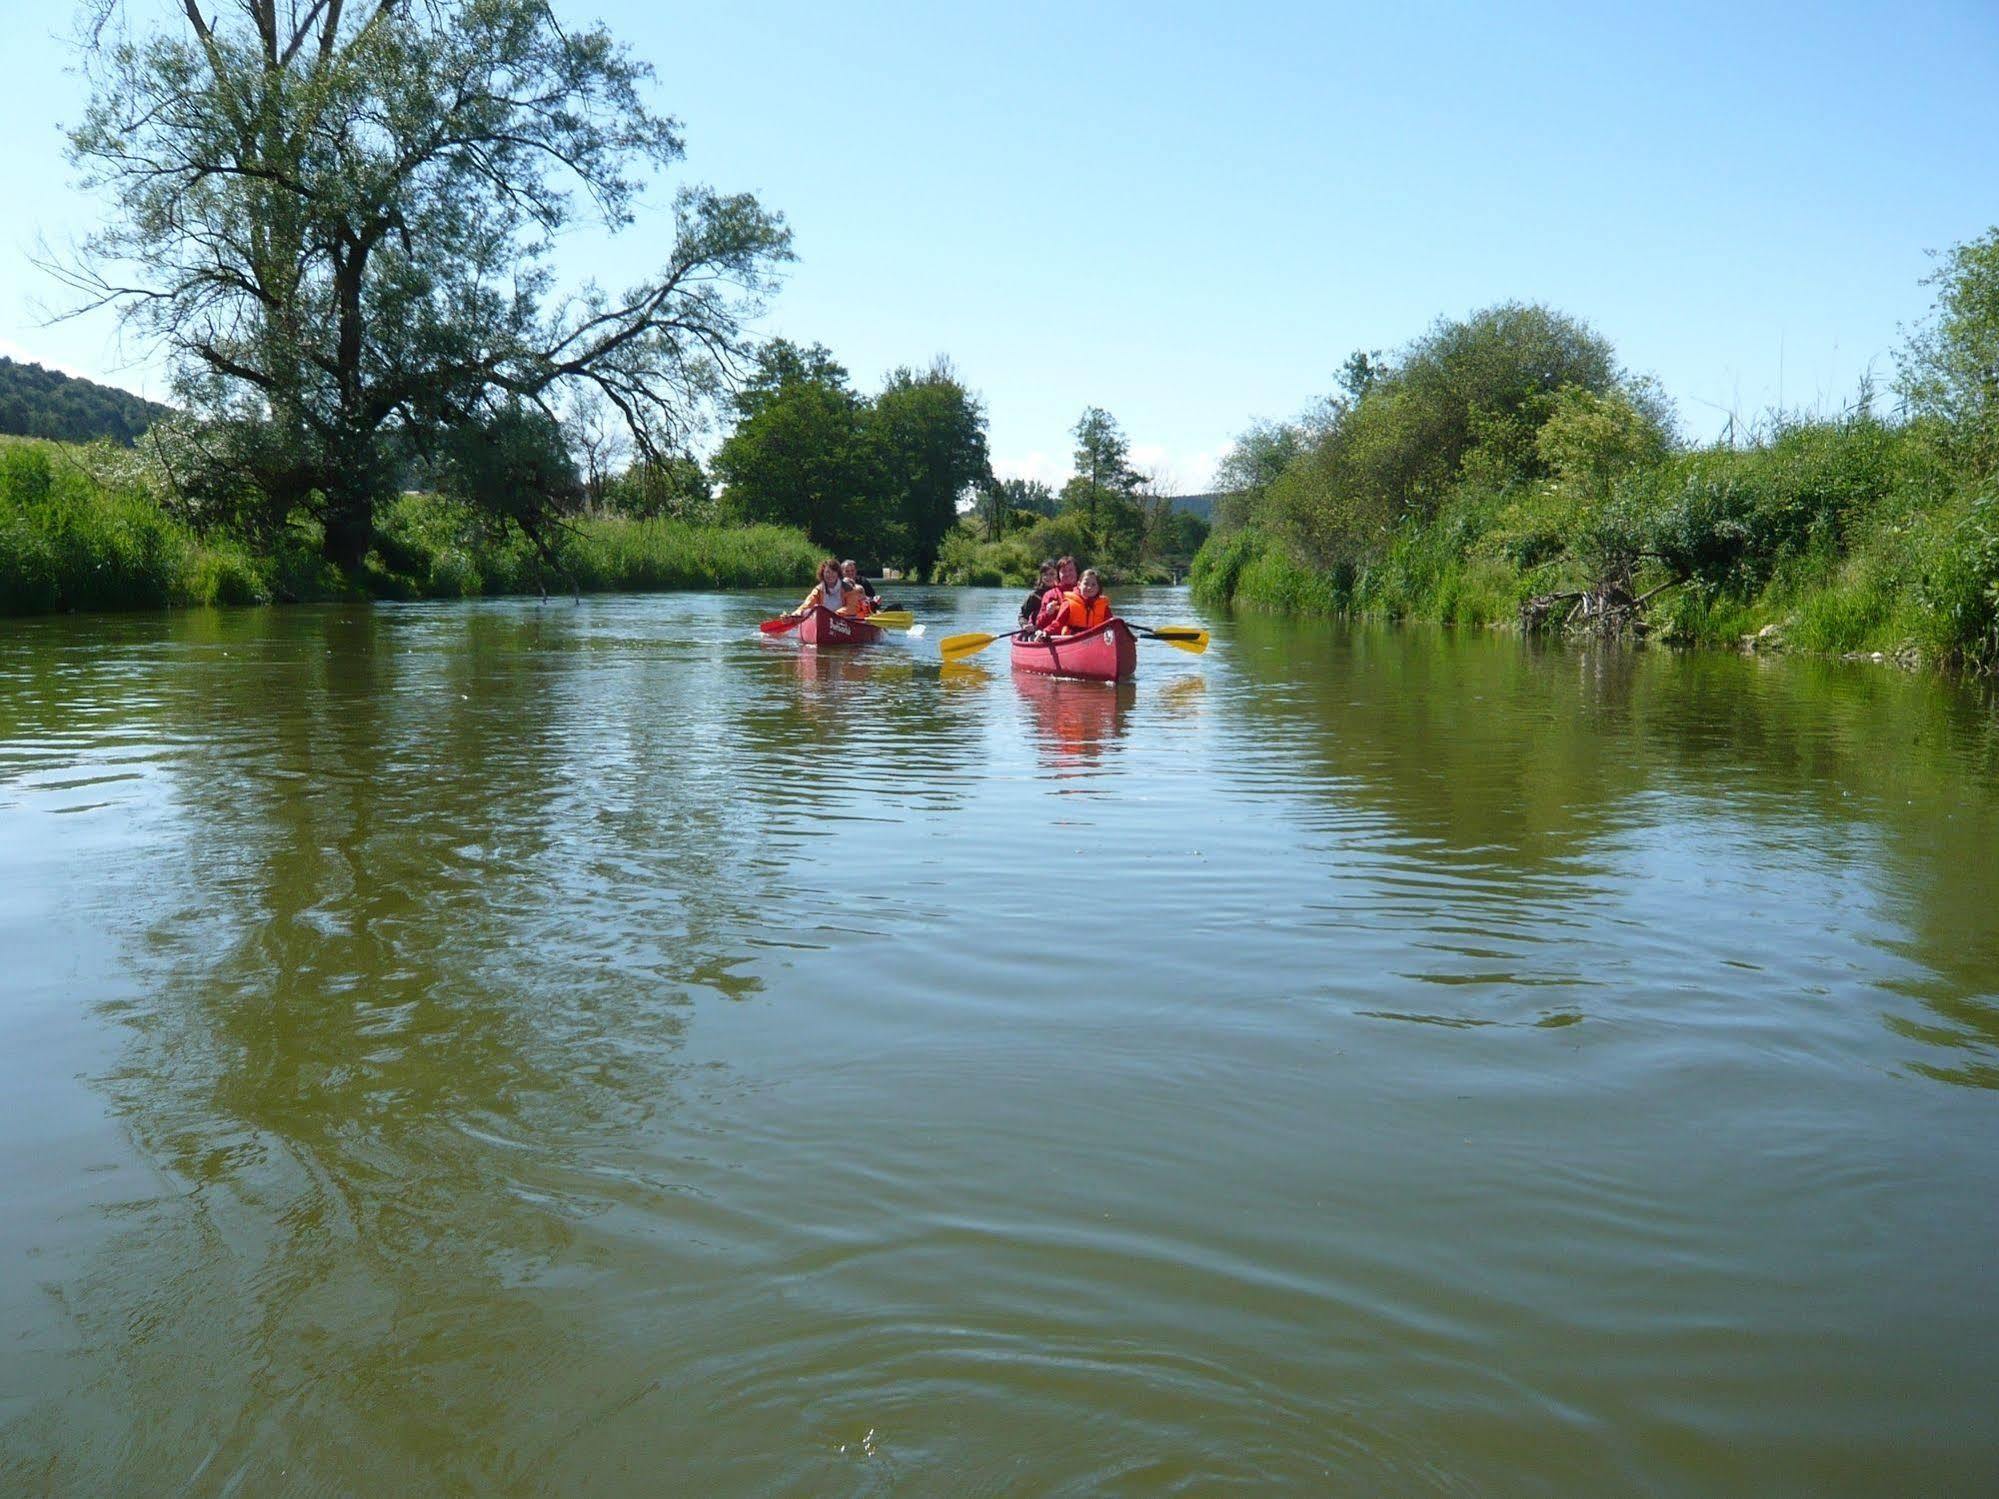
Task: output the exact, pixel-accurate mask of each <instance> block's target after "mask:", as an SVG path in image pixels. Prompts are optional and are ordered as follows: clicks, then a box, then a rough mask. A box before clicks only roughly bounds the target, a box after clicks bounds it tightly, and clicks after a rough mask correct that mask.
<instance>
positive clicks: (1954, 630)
mask: <svg viewBox="0 0 1999 1499" xmlns="http://www.w3.org/2000/svg"><path fill="white" fill-rule="evenodd" d="M1921 589H1922V591H1921V597H1922V602H1923V613H1924V616H1925V618H1924V630H1923V644H1924V645H1925V646H1926V647H1927V648H1928V649H1929V651H1930V652H1931V653H1932V654H1933V655H1935V656H1937V657H1939V658H1941V659H1943V660H1945V661H1948V662H1952V663H1955V664H1958V665H1962V666H1966V667H1969V668H1971V669H1973V670H1976V671H1992V670H1995V669H1999V483H1994V482H1991V481H1988V482H1987V483H1986V484H1985V485H1984V486H1983V487H1982V488H1980V489H1979V490H1978V491H1977V492H1976V493H1975V494H1974V495H1973V496H1972V498H1971V500H1970V503H1969V504H1968V505H1966V506H1965V508H1964V512H1963V514H1962V515H1961V516H1960V517H1959V518H1958V520H1957V521H1956V524H1955V525H1954V526H1952V528H1951V529H1950V531H1949V533H1948V539H1947V540H1945V541H1944V542H1943V544H1941V545H1938V546H1936V547H1935V548H1934V549H1933V551H1932V553H1931V556H1930V558H1929V566H1928V568H1927V570H1926V571H1925V574H1924V576H1923V579H1922V585H1921Z"/></svg>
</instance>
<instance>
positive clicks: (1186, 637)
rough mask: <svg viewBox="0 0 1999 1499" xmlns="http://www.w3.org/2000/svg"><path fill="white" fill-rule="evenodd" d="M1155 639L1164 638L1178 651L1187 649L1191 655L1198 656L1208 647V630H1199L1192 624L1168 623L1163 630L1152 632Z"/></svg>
mask: <svg viewBox="0 0 1999 1499" xmlns="http://www.w3.org/2000/svg"><path fill="white" fill-rule="evenodd" d="M1152 638H1153V639H1154V640H1163V641H1165V642H1166V644H1168V645H1170V646H1172V647H1173V649H1174V650H1176V651H1185V652H1187V654H1188V655H1190V656H1198V655H1200V654H1201V652H1203V651H1205V650H1206V649H1207V648H1208V632H1207V631H1206V630H1197V629H1195V628H1194V627H1193V626H1192V625H1168V626H1167V627H1166V628H1165V629H1163V630H1154V631H1153V632H1152Z"/></svg>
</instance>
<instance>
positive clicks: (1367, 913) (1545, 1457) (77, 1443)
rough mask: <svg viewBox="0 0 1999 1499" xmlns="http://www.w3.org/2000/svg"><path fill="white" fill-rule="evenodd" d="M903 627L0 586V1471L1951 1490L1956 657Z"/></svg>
mask: <svg viewBox="0 0 1999 1499" xmlns="http://www.w3.org/2000/svg"><path fill="white" fill-rule="evenodd" d="M912 601H913V602H914V603H915V604H916V606H917V607H918V609H919V611H920V613H921V614H922V616H923V617H924V618H925V619H926V621H927V622H928V629H929V639H928V640H925V641H920V642H909V641H906V640H900V639H898V640H896V641H894V642H893V643H889V644H886V645H883V646H880V647H877V648H873V649H870V650H867V651H864V652H859V653H853V654H849V655H844V656H843V655H839V654H836V653H833V652H826V653H815V652H812V651H808V650H801V649H800V648H799V647H797V646H796V645H795V644H793V643H792V642H790V641H788V640H768V639H765V638H763V637H761V636H760V635H758V634H757V632H756V630H755V624H756V622H757V620H759V619H760V618H762V617H764V616H765V615H766V614H768V613H769V612H771V610H772V607H773V606H774V605H775V604H777V603H779V602H780V601H779V600H776V599H773V598H761V599H760V598H755V597H748V596H727V597H723V596H716V597H652V598H620V599H597V600H586V601H585V602H583V603H582V604H581V605H575V604H572V603H570V602H568V601H566V600H565V601H562V602H559V603H549V604H546V605H539V604H536V603H534V602H532V601H507V602H495V603H473V604H463V605H441V606H428V605H426V606H402V607H380V608H373V609H369V608H362V607H340V608H324V609H292V610H286V611H243V612H237V613H224V614H183V615H172V616H152V617H144V618H129V619H76V620H53V621H39V622H14V623H5V622H0V1098H4V1099H5V1100H6V1104H5V1118H6V1125H5V1131H4V1135H0V1349H4V1352H3V1353H0V1491H5V1492H9V1493H12V1492H21V1491H26V1492H48V1493H59V1494H102V1493H159V1494H169V1493H171V1494H190V1495H195V1494H236V1493H240V1494H246V1495H247V1494H257V1495H289V1494H300V1495H303V1494H332V1493H350V1494H389V1493H416V1492H431V1493H466V1494H470V1493H478V1494H490V1493H509V1494H542V1493H547V1494H593V1495H594V1494H604V1495H620V1494H633V1495H654V1494H662V1493H688V1494H697V1493H700V1494H718V1493H744V1494H801V1495H803V1494H815V1495H816V1494H828V1493H832V1494H873V1493H891V1492H893V1493H924V1494H928V1493H941V1494H1000V1493H1006V1494H1040V1493H1055V1494H1095V1493H1104V1492H1113V1493H1115V1492H1125V1493H1146V1494H1154V1493H1173V1492H1186V1493H1211V1492H1215V1491H1218V1490H1226V1489H1228V1488H1231V1487H1242V1488H1247V1487H1250V1486H1258V1485H1261V1486H1271V1487H1276V1486H1285V1487H1289V1488H1290V1489H1291V1490H1293V1491H1310V1490H1322V1491H1323V1490H1334V1491H1341V1490H1343V1491H1350V1492H1357V1493H1372V1492H1445V1493H1452V1492H1456V1493H1474V1492H1476V1493H1609V1492H1633V1491H1642V1492H1649V1493H1660V1494H1670V1493H1692V1492H1704V1491H1724V1490H1726V1491H1734V1492H1744V1493H1747V1492H1759V1493H1768V1492H1800V1493H1802V1492H1813V1493H1839V1492H1850V1493H1884V1492H1896V1493H1915V1492H1925V1493H1941V1492H1955V1493H1967V1494H1968V1493H1976V1492H1989V1491H1991V1489H1992V1488H1993V1487H1994V1485H1995V1484H1999V1430H1995V1409H1999V1408H1996V1407H1995V1399H1996V1398H1999V1396H1995V1391H1999V1293H1996V1292H1995V1288H1994V1275H1995V1271H1994V1265H1995V1262H1999V1260H1995V1252H1999V1149H1995V1145H1999V1092H1995V1091H1993V1090H1994V1089H1995V1087H1999V915H1995V913H1999V718H1996V717H1995V710H1994V707H1993V705H1992V702H1991V700H1990V698H1989V697H1987V696H1985V695H1983V694H1981V693H1979V692H1977V691H1974V690H1971V689H1967V688H1961V687H1952V686H1949V685H1945V684H1940V683H1937V682H1933V681H1925V680H1919V679H1913V678H1908V677H1904V676H1902V675H1899V674H1895V673H1892V672H1887V671H1883V670H1881V669H1879V668H1853V667H1840V666H1832V665H1813V664H1805V663H1785V662H1779V663H1770V662H1764V661H1756V660H1740V659H1735V658H1731V657H1722V656H1712V655H1709V656H1692V657H1689V656H1675V655H1671V654H1667V653H1664V652H1657V651H1655V652H1647V653H1640V654H1635V655H1633V654H1621V653H1614V652H1613V653H1578V652H1575V651H1570V650H1564V649H1538V648H1535V647H1534V646H1532V645H1530V644H1525V643H1522V642H1521V641H1518V640H1515V639H1510V638H1499V637H1488V636H1483V635H1457V636H1450V635H1438V634H1430V633H1423V632H1416V631H1408V632H1393V631H1361V632H1354V631H1345V630H1340V629H1336V628H1333V627H1330V626H1324V625H1317V624H1290V623H1283V622H1275V621H1269V620H1261V619H1243V620H1239V621H1234V622H1231V621H1227V620H1214V621H1210V623H1212V624H1213V626H1214V630H1215V643H1214V646H1213V648H1212V649H1211V650H1210V651H1209V653H1208V654H1207V655H1206V656H1204V657H1200V658H1196V657H1193V656H1190V655H1186V654H1182V653H1178V652H1175V651H1172V650H1169V649H1166V648H1164V647H1157V646H1151V645H1148V646H1147V647H1145V648H1144V651H1143V654H1142V658H1141V667H1140V678H1139V680H1138V681H1137V682H1136V683H1134V684H1128V685H1126V686H1122V687H1118V688H1111V687H1105V686H1099V685H1091V684H1081V683H1064V682H1046V681H1038V680H1028V679H1017V678H1015V677H1013V676H1012V675H1011V674H1010V672H1009V671H1008V668H1007V662H1006V659H1005V655H1004V652H1003V649H1001V648H995V649H994V650H992V651H988V652H987V653H986V654H985V655H984V656H982V657H980V658H978V659H977V661H976V662H974V663H973V664H972V665H971V666H969V667H965V668H954V669H952V670H948V671H941V670H940V668H939V666H938V663H937V658H936V651H935V641H936V639H937V638H938V637H939V636H941V635H943V634H946V633H949V632H950V631H952V630H954V629H965V628H991V627H993V626H994V625H996V624H997V623H998V622H1000V621H1002V620H1004V619H1006V618H1007V617H1008V616H1009V615H1010V613H1011V609H1012V605H1013V598H1012V595H1010V594H1000V593H980V592H963V593H944V592H939V593H931V594H917V595H915V596H914V598H913V600H912ZM783 602H788V600H785V601H783ZM1123 602H1125V603H1126V604H1127V606H1128V612H1130V613H1132V614H1134V615H1136V616H1138V617H1140V618H1148V619H1151V620H1153V621H1155V622H1160V623H1164V622H1173V621H1180V620H1187V619H1190V618H1192V617H1193V611H1192V609H1191V606H1190V605H1189V603H1188V601H1187V599H1186V596H1185V595H1184V594H1182V593H1170V592H1161V593H1158V594H1154V595H1150V596H1142V597H1137V598H1133V597H1129V596H1127V597H1126V598H1125V599H1124V600H1123Z"/></svg>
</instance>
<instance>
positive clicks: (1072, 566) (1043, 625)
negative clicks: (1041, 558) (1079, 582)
mask: <svg viewBox="0 0 1999 1499" xmlns="http://www.w3.org/2000/svg"><path fill="white" fill-rule="evenodd" d="M1075 586H1076V559H1075V558H1074V557H1060V558H1057V559H1056V562H1055V586H1054V587H1053V588H1051V589H1049V590H1048V591H1047V592H1046V593H1044V594H1042V595H1041V613H1040V615H1039V616H1038V617H1037V618H1036V619H1035V621H1034V627H1035V628H1036V629H1037V630H1040V631H1042V632H1043V633H1044V634H1045V633H1046V632H1047V631H1049V630H1052V629H1053V628H1054V627H1055V620H1056V618H1057V617H1058V616H1059V615H1060V614H1061V613H1062V600H1063V599H1065V598H1067V597H1068V596H1069V592H1070V590H1071V589H1073V588H1074V587H1075Z"/></svg>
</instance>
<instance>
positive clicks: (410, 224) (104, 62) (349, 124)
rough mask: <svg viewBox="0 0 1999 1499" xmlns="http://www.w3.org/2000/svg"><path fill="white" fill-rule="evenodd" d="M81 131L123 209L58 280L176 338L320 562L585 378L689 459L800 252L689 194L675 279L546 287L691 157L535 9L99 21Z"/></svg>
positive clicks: (191, 386)
mask: <svg viewBox="0 0 1999 1499" xmlns="http://www.w3.org/2000/svg"><path fill="white" fill-rule="evenodd" d="M83 35H84V39H85V43H86V49H87V51H86V56H87V58H88V68H87V71H88V75H89V78H90V83H91V99H90V103H89V106H88V109H87V111H86V113H85V115H84V117H83V119H82V122H81V123H80V124H79V125H78V126H77V127H76V128H75V129H74V130H73V131H72V132H71V134H70V150H71V159H72V161H73V163H74V164H75V165H76V166H77V167H78V168H79V169H80V171H81V173H82V175H83V177H84V180H85V184H86V185H87V186H89V187H92V188H95V189H97V190H99V191H101V192H102V193H104V194H105V195H106V196H107V197H108V199H109V204H110V213H109V215H108V218H107V222H106V223H105V225H104V226H103V227H102V228H101V229H100V230H99V231H98V232H97V233H96V234H94V235H93V236H91V237H90V238H89V239H88V240H86V241H85V243H84V244H83V246H82V247H81V250H80V253H79V254H78V255H77V256H76V257H75V259H74V260H72V261H71V262H69V263H68V264H67V265H66V267H65V270H66V274H67V277H68V279H69V281H70V284H71V285H72V286H73V287H75V288H76V289H77V290H78V291H80V292H81V293H83V295H82V296H81V297H80V299H79V302H78V307H77V310H79V311H81V310H84V309H86V308H89V307H96V306H103V305H107V304H108V305H112V306H115V307H117V308H118V309H119V311H120V315H121V316H122V318H123V319H124V322H125V324H126V326H127V328H128V329H129V330H131V331H134V332H136V333H138V334H139V335H141V336H142V338H144V339H145V340H147V341H148V342H149V343H152V344H155V345H157V346H159V347H161V348H163V349H164V351H165V353H166V355H167V356H168V358H169V360H170V361H171V363H172V365H173V367H174V371H175V375H176V380H177V383H178V386H179V390H180V393H181V395H182V398H183V400H184V401H185V402H186V403H187V404H188V405H189V406H190V407H192V408H193V409H195V410H196V411H198V412H200V413H202V414H203V415H206V416H209V417H211V418H214V419H216V421H217V422H218V423H219V424H220V425H219V427H218V430H221V431H232V430H233V431H236V432H238V433H244V432H247V433H249V434H250V436H249V439H248V440H245V441H243V442H241V443H239V444H237V445H236V446H235V447H234V448H232V449H231V451H233V452H236V453H237V454H239V455H240V457H241V461H242V463H243V464H244V465H245V466H247V467H248V468H250V469H251V470H253V471H254V472H253V475H252V476H253V477H254V479H255V481H256V482H257V484H258V485H259V486H260V487H261V488H262V489H263V491H264V492H265V493H266V494H267V495H268V496H269V497H270V500H271V502H272V505H273V507H274V509H275V510H276V511H277V512H278V513H280V514H284V513H288V512H290V511H292V510H303V511H304V512H306V513H308V514H311V515H315V516H317V517H318V518H319V519H320V520H321V521H322V522H323V524H324V527H325V543H324V546H325V554H326V556H327V558H328V560H330V561H333V562H335V563H338V564H340V565H342V566H345V567H349V568H352V567H354V566H356V565H357V564H359V563H360V561H361V560H362V558H363V557H364V556H365V555H366V553H367V550H368V547H369V544H370V539H371V536H372V530H373V516H374V509H375V505H376V503H377V502H378V501H379V500H380V499H381V498H382V497H383V496H384V495H385V494H387V493H390V492H392V490H393V489H394V487H395V486H396V484H397V482H398V479H399V476H400V475H401V473H402V472H403V471H404V468H405V466H406V464H407V462H408V461H409V459H410V457H411V456H412V455H423V454H431V455H435V454H438V453H441V452H444V451H446V450H448V448H449V447H450V446H451V442H452V439H453V436H454V434H462V433H463V432H464V430H465V429H466V428H468V427H477V426H479V425H481V424H482V423H485V422H489V421H491V420H493V419H494V416H495V413H497V412H501V411H518V410H520V409H521V408H523V407H524V406H540V407H541V408H542V409H543V411H544V412H546V413H551V414H552V413H553V411H554V410H555V409H556V408H557V407H559V406H560V405H561V404H562V402H563V400H564V399H565V396H566V395H567V394H570V393H573V392H574V391H576V390H579V389H582V388H588V389H590V390H592V391H594V392H595V393H597V394H598V395H600V396H601V397H602V398H603V399H604V400H605V401H608V402H609V403H610V405H611V406H612V407H613V408H615V410H616V411H617V412H618V413H619V416H620V417H621V419H622V420H623V422H624V423H625V424H626V425H627V426H628V427H629V428H630V430H631V433H632V436H633V439H634V443H635V445H636V446H637V448H638V449H639V451H640V452H641V454H642V455H645V456H648V457H650V456H654V455H661V454H666V453H669V452H671V451H672V450H673V449H674V448H675V447H677V446H679V444H680V443H681V441H682V440H683V438H684V432H685V429H686V428H687V426H688V425H689V424H690V422H691V421H692V420H693V419H694V417H695V414H696V413H697V412H698V410H699V408H700V406H701V403H702V402H703V400H704V398H705V397H706V396H707V395H709V394H710V393H711V392H712V391H713V389H714V388H715V386H716V384H717V382H718V381H719V380H720V379H722V378H725V377H726V375H727V373H728V372H729V370H730V368H731V366H732V365H733V364H734V362H735V361H736V360H738V359H739V358H740V357H741V355H742V352H743V349H744V345H745V320H746V319H748V318H750V317H752V316H754V315H755V313H756V312H757V311H758V310H759V308H760V306H761V299H762V298H763V296H764V295H766V294H767V293H768V291H769V290H770V289H771V287H772V284H773V281H772V278H773V274H774V272H775V270H776V267H777V265H778V264H779V262H781V261H783V260H786V259H788V258H789V232H788V231H787V230H786V228H785V227H784V224H783V220H782V218H781V216H779V215H777V214H774V213H770V212H767V211H766V210H764V209H763V208H762V207H761V206H760V205H759V204H758V203H757V201H756V200H755V199H754V198H752V197H749V196H746V195H737V196H723V195H720V194H717V193H715V192H713V191H711V190H709V189H706V188H695V187H690V188H683V189H681V190H680V192H679V193H678V194H677V196H676V198H675V201H674V210H673V228H672V233H671V235H670V246H669V248H668V250H667V252H666V255H665V263H664V264H663V265H662V266H661V267H660V269H659V270H658V271H657V272H656V273H655V274H654V275H652V276H651V277H650V278H649V279H647V280H645V281H643V282H642V283H640V284H639V285H636V286H633V287H631V288H629V289H628V290H626V291H624V292H623V293H621V294H615V295H614V294H610V293H607V292H606V291H604V290H602V289H600V288H599V287H598V286H597V285H596V284H595V283H591V282H586V283H584V284H582V285H580V286H578V287H576V288H574V289H572V290H568V291H564V290H562V289H560V288H559V286H558V283H557V278H556V276H555V274H554V271H553V269H552V267H551V265H550V263H549V254H550V250H551V247H552V244H553V242H554V240H555V239H556V237H557V236H558V234H560V233H561V232H562V231H563V230H565V229H567V228H570V227H572V226H573V225H575V224H576V223H578V222H580V221H585V220H596V221H598V222H601V223H602V224H604V225H606V226H608V227H609V228H611V229H613V230H616V229H620V228H624V227H626V226H628V225H629V224H631V222H632V220H633V212H634V208H635V206H636V204H637V202H638V199H639V196H640V194H641V192H642V191H643V189H644V188H645V187H646V186H647V185H648V181H649V179H650V178H651V177H652V176H653V174H654V173H655V172H657V171H659V170H662V169H664V168H666V167H668V166H670V165H671V164H672V163H674V162H676V161H677V160H679V159H680V157H681V156H682V154H683V147H682V142H681V134H680V126H679V123H678V122H677V121H676V120H674V119H672V118H670V117H668V116H666V115H663V114H659V113H657V112H655V111H654V110H653V109H652V108H651V107H650V106H649V105H648V103H647V102H646V98H645V90H646V85H647V83H648V81H649V80H650V78H651V70H650V69H649V68H648V67H647V66H646V65H645V64H644V63H642V62H640V61H638V60H636V59H635V58H634V57H633V56H632V55H631V54H630V53H629V51H628V50H627V49H625V48H624V47H622V46H621V45H619V44H618V43H617V42H616V41H614V40H613V39H612V37H611V36H610V35H609V34H608V33H606V32H605V31H604V30H603V29H602V28H598V27H591V28H580V29H574V30H571V29H566V28H564V27H563V26H561V25H560V24H558V22H557V21H556V19H555V17H554V15H553V14H552V13H551V11H550V8H549V7H548V5H547V4H546V3H544V0H370V3H368V4H365V5H358V4H355V3H354V0H228V3H226V4H225V5H224V6H223V8H221V9H219V10H212V11H210V12H209V13H204V12H203V10H202V9H201V7H200V4H199V3H198V0H184V3H183V7H182V12H181V14H180V15H179V16H177V17H175V18H174V19H173V20H172V21H171V23H168V24H163V25H161V26H158V27H146V26H142V25H138V24H135V22H134V20H133V18H132V17H130V16H128V14H127V8H126V5H125V4H124V0H93V3H92V4H90V5H88V6H87V7H86V10H85V15H84V27H83Z"/></svg>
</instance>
